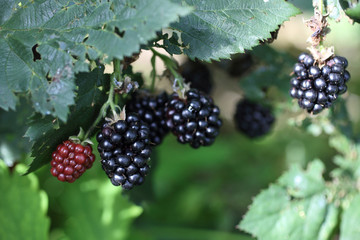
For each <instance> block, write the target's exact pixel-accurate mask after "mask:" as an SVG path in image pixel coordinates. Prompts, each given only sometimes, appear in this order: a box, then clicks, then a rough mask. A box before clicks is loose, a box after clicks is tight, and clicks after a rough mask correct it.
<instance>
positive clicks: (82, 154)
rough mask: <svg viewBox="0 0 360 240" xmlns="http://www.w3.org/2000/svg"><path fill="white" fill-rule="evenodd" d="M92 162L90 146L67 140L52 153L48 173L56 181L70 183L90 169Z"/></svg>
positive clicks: (93, 157) (93, 156) (93, 158)
mask: <svg viewBox="0 0 360 240" xmlns="http://www.w3.org/2000/svg"><path fill="white" fill-rule="evenodd" d="M94 161H95V155H94V154H92V148H91V146H90V145H86V146H83V145H81V144H76V143H74V142H72V141H70V140H67V141H65V142H63V143H62V144H60V145H58V147H57V148H56V151H54V152H53V154H52V160H51V170H50V172H51V174H52V175H53V176H54V177H57V179H58V180H60V181H62V182H65V181H66V182H69V183H72V182H74V181H75V180H76V179H78V178H79V177H80V176H81V175H82V174H83V173H84V172H85V171H86V169H89V168H91V167H92V165H93V163H94Z"/></svg>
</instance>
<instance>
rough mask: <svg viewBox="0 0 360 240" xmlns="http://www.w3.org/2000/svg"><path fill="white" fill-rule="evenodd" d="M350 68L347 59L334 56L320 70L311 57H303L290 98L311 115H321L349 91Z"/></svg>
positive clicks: (305, 54) (293, 80)
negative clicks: (348, 69)
mask: <svg viewBox="0 0 360 240" xmlns="http://www.w3.org/2000/svg"><path fill="white" fill-rule="evenodd" d="M347 66H348V61H347V60H346V58H344V57H340V56H334V57H332V58H330V59H328V60H327V61H326V62H325V65H324V66H322V67H321V68H320V67H319V66H318V64H317V63H316V62H315V60H314V58H313V57H312V56H311V55H309V54H307V53H302V54H300V55H299V57H298V62H297V63H296V64H295V66H294V73H295V77H293V78H292V79H291V80H290V84H291V89H290V96H291V97H292V98H295V99H297V100H298V104H299V106H300V107H301V108H303V109H306V110H307V112H308V113H312V114H317V113H320V112H321V111H322V110H324V109H325V108H329V107H330V106H331V105H332V104H333V103H334V101H335V100H336V99H337V98H338V96H339V95H341V94H344V93H345V92H346V91H347V86H346V83H347V82H348V81H349V79H350V73H349V72H348V71H347V70H346V68H347Z"/></svg>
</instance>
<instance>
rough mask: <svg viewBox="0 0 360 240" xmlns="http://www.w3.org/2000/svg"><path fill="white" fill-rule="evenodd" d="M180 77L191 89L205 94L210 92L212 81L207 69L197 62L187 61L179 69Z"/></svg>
mask: <svg viewBox="0 0 360 240" xmlns="http://www.w3.org/2000/svg"><path fill="white" fill-rule="evenodd" d="M180 72H181V75H182V76H183V78H184V80H185V82H186V83H190V87H191V88H196V89H198V90H200V91H202V92H204V93H205V94H210V93H211V90H212V87H213V86H212V85H213V83H212V79H211V74H210V71H209V69H208V67H207V66H206V65H205V64H203V63H201V62H199V61H196V62H194V61H190V60H189V61H187V62H186V63H184V64H183V65H182V66H181V67H180Z"/></svg>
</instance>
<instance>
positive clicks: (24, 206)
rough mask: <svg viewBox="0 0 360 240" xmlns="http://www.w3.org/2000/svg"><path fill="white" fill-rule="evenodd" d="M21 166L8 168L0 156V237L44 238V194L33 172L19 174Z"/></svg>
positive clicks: (46, 226)
mask: <svg viewBox="0 0 360 240" xmlns="http://www.w3.org/2000/svg"><path fill="white" fill-rule="evenodd" d="M25 169H26V168H25V166H24V165H17V166H16V167H15V171H13V172H10V171H9V168H7V167H6V166H5V164H4V162H3V161H2V160H0V192H1V198H0V216H2V217H1V218H0V226H1V227H0V239H6V240H18V239H29V240H42V239H43V240H46V239H48V232H49V228H50V221H49V218H48V217H47V207H48V199H47V195H46V193H45V192H44V191H41V190H39V185H38V180H37V178H36V176H35V175H33V174H29V175H27V176H20V174H21V173H23V172H24V171H25Z"/></svg>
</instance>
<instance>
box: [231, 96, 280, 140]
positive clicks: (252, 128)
mask: <svg viewBox="0 0 360 240" xmlns="http://www.w3.org/2000/svg"><path fill="white" fill-rule="evenodd" d="M274 121H275V118H274V116H273V115H272V113H271V111H270V110H269V109H267V108H265V107H263V106H262V105H260V104H258V103H255V102H251V101H250V100H248V99H243V100H240V101H239V102H238V104H237V105H236V111H235V115H234V122H235V125H236V127H237V129H238V130H240V131H241V132H243V133H244V134H245V135H247V136H248V137H250V138H256V137H261V136H263V135H265V134H266V133H268V132H269V131H270V129H271V126H272V125H273V123H274Z"/></svg>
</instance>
